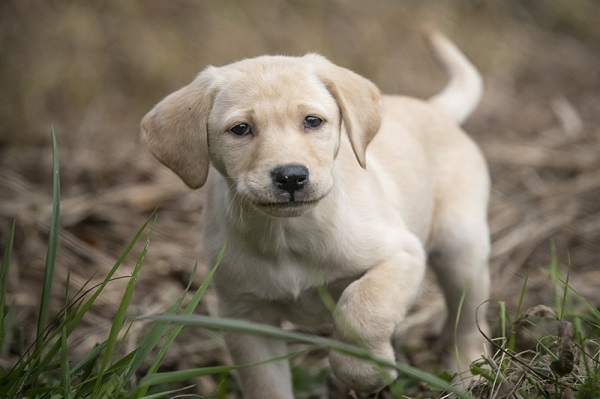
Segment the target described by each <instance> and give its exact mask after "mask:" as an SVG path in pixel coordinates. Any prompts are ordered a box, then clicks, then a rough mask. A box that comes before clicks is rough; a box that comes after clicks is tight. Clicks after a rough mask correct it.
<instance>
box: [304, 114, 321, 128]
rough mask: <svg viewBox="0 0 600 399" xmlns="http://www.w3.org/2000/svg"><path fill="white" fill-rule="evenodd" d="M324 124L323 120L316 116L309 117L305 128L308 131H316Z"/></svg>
mask: <svg viewBox="0 0 600 399" xmlns="http://www.w3.org/2000/svg"><path fill="white" fill-rule="evenodd" d="M322 124H323V119H321V118H319V117H316V116H311V115H309V116H307V117H306V118H304V127H305V128H307V129H316V128H318V127H319V126H321V125H322Z"/></svg>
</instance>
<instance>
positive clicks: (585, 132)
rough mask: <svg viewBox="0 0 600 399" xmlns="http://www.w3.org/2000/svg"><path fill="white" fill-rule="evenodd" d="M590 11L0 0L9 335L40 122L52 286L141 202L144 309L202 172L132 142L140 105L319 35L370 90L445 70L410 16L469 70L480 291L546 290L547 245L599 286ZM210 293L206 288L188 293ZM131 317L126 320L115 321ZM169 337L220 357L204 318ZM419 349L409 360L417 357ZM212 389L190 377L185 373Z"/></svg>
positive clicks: (121, 242)
mask: <svg viewBox="0 0 600 399" xmlns="http://www.w3.org/2000/svg"><path fill="white" fill-rule="evenodd" d="M599 16H600V5H599V4H598V3H597V2H596V1H595V0H576V1H567V0H555V1H550V2H544V3H543V5H542V3H535V2H512V1H504V2H483V1H458V0H456V1H446V2H437V1H433V0H431V1H406V2H397V1H394V0H385V1H378V2H366V1H359V0H356V1H331V2H323V1H317V0H309V1H294V0H288V1H276V0H263V1H259V0H251V1H241V0H231V1H229V0H228V1H218V2H217V1H214V2H209V1H191V0H183V1H177V2H174V1H169V2H165V1H158V0H152V1H142V0H140V1H129V2H122V1H117V0H107V1H101V2H71V1H49V2H43V1H34V0H31V1H18V0H15V1H11V0H9V1H3V2H2V4H0V41H1V44H2V51H1V53H0V87H2V95H1V96H0V242H1V244H0V245H5V243H6V236H7V232H8V231H9V228H10V225H11V223H12V220H13V218H15V217H16V218H17V237H16V248H15V254H14V257H13V258H14V259H13V261H14V264H13V267H12V275H11V280H10V292H11V298H10V301H12V302H14V304H15V310H16V313H15V332H14V334H15V337H18V336H19V335H24V336H25V337H26V338H25V339H26V340H27V341H28V340H30V339H31V336H32V335H33V331H35V328H33V325H34V323H35V320H36V314H37V303H38V301H39V292H40V287H41V283H40V282H41V278H42V270H43V265H44V257H45V253H46V246H45V243H46V239H47V233H48V223H49V220H50V210H51V191H52V189H51V178H52V174H51V150H50V140H49V134H48V131H49V130H50V126H51V125H53V126H54V129H55V131H56V132H57V135H58V141H59V151H60V163H61V174H62V176H61V177H62V216H61V226H62V231H61V236H60V240H61V242H60V245H61V246H60V248H59V255H58V256H59V258H58V263H57V269H56V272H57V276H56V280H55V285H56V287H55V288H56V290H55V293H56V301H57V304H59V303H60V300H61V298H62V297H63V295H64V292H65V290H64V283H65V280H66V274H67V271H68V270H70V271H71V285H72V287H75V288H73V289H72V290H75V289H77V288H78V287H80V286H81V285H82V284H83V283H84V282H85V281H86V280H87V279H89V278H91V277H92V276H94V275H96V276H102V275H103V273H104V272H105V271H106V270H107V269H108V268H110V266H112V264H113V263H114V260H115V258H116V256H118V254H119V253H120V251H121V250H122V249H123V248H124V247H125V245H126V243H128V242H129V240H130V239H131V238H132V237H133V235H134V233H135V231H137V229H138V228H139V227H140V226H141V225H142V223H143V221H144V220H145V219H146V218H147V217H148V215H149V214H150V212H151V211H152V210H153V209H154V208H155V207H158V209H159V213H158V215H159V216H158V222H157V223H156V226H155V232H154V234H153V237H152V244H151V246H150V252H149V254H148V256H147V258H146V261H145V265H144V269H143V270H142V274H141V279H140V282H139V286H138V289H137V292H136V299H135V304H136V308H135V309H136V312H137V314H151V313H158V312H160V311H162V310H164V308H165V307H166V304H167V303H170V302H172V301H173V300H174V298H175V297H176V296H177V295H178V294H179V292H181V289H182V288H183V287H184V285H185V284H186V282H187V280H188V278H189V275H190V271H191V270H192V267H193V265H194V263H195V262H196V261H199V262H200V264H201V265H202V267H200V271H199V276H197V278H196V280H197V281H200V280H201V278H202V276H203V275H204V274H205V271H206V265H204V264H203V263H202V257H201V252H200V248H201V245H200V244H201V243H200V242H199V236H200V234H199V232H200V229H201V228H202V226H200V224H199V222H198V221H199V210H200V209H201V207H202V192H201V191H199V192H191V191H189V190H188V189H186V187H185V186H184V185H183V183H181V182H180V181H179V180H178V179H177V178H176V177H175V176H174V175H173V174H172V173H171V172H169V171H167V170H166V169H165V168H163V167H161V166H160V165H159V164H158V163H157V162H156V161H154V160H153V159H152V158H151V157H150V156H149V155H148V153H147V152H146V149H145V148H144V146H143V145H142V144H141V143H140V142H139V139H138V123H139V120H140V119H141V117H142V116H143V115H144V113H145V112H146V111H147V110H148V109H149V108H150V107H151V106H152V105H153V104H154V103H155V102H157V101H158V100H159V99H161V98H162V97H163V96H165V95H166V94H168V93H170V92H171V91H173V90H175V89H177V88H179V87H180V86H182V85H184V84H186V83H187V82H188V81H190V80H191V79H192V78H193V77H194V76H195V74H196V73H197V72H199V71H200V70H201V69H202V68H204V67H205V66H206V65H208V64H213V65H222V64H226V63H229V62H231V61H234V60H237V59H240V58H244V57H249V56H254V55H260V54H266V53H269V54H275V53H283V54H292V55H301V54H304V53H306V52H319V53H322V54H324V55H325V56H327V57H328V58H330V59H331V60H332V61H334V62H336V63H337V64H340V65H343V66H346V67H348V68H350V69H353V70H355V71H356V72H358V73H360V74H362V75H364V76H366V77H368V78H370V79H371V80H373V81H374V82H375V83H376V84H377V85H378V86H379V87H381V88H382V90H383V91H385V92H390V93H404V94H409V95H416V96H420V97H427V96H428V95H431V94H433V93H434V92H436V91H437V90H439V89H440V88H441V86H442V85H443V84H444V79H445V77H444V76H443V73H442V72H441V71H439V70H438V69H437V67H436V66H435V64H434V62H433V61H432V60H431V58H430V56H429V54H428V53H427V50H426V46H425V45H424V42H423V41H422V39H421V37H420V29H421V27H422V26H423V25H424V24H431V25H434V26H437V27H439V28H440V29H441V30H443V31H444V32H445V33H446V34H448V35H449V36H450V37H452V38H453V39H454V40H455V41H456V42H457V43H458V44H459V46H460V47H461V48H462V49H463V50H464V51H465V53H467V54H468V55H469V57H470V58H471V59H472V60H473V62H474V63H475V64H476V65H477V66H478V67H479V68H480V69H481V71H482V73H483V75H484V79H485V82H486V88H487V89H486V94H485V97H484V100H483V103H482V104H481V106H480V108H479V109H478V111H476V113H475V115H474V116H473V117H471V119H470V120H469V121H468V122H467V124H466V129H467V130H468V131H469V132H470V133H471V134H472V136H473V137H474V138H475V140H476V141H477V142H478V143H479V144H480V145H481V147H482V148H483V151H484V153H485V154H486V156H487V158H488V160H489V164H490V167H491V173H492V179H493V184H494V187H493V191H492V200H491V207H490V220H491V227H492V236H493V241H494V246H493V255H492V262H491V265H492V270H493V275H494V285H493V287H494V288H493V290H494V296H495V298H494V299H495V300H503V301H506V302H507V303H508V306H509V309H513V310H514V309H515V307H516V300H517V299H518V296H519V292H520V290H521V285H522V277H523V276H524V274H525V273H526V272H529V273H531V277H530V279H529V283H528V290H527V293H526V295H525V305H536V304H547V305H550V306H552V305H553V295H554V292H553V288H552V287H551V285H550V284H549V282H548V279H547V278H546V277H545V274H544V270H546V268H547V265H548V264H549V263H550V259H551V256H552V249H551V248H553V247H554V248H555V251H556V254H557V257H558V259H560V260H561V261H562V262H563V263H565V264H567V263H569V264H570V265H571V267H572V274H571V285H572V286H573V287H574V288H575V289H576V290H577V291H578V292H580V293H581V294H582V295H584V296H585V297H587V298H588V300H590V301H591V302H592V303H593V304H594V305H596V306H599V305H600V295H599V292H598V281H600V280H599V279H600V267H599V266H600V265H599V257H598V253H599V252H600V112H599V111H600V51H599V49H600V25H599V24H598V23H597V21H598V17H599ZM0 248H1V247H0ZM132 262H133V261H132ZM131 266H132V265H131V264H126V265H125V267H124V268H123V270H122V271H121V275H127V273H128V268H131ZM124 284H125V283H124V282H122V281H116V282H114V283H113V284H112V285H111V286H110V287H109V288H110V289H109V291H107V292H106V293H105V294H104V295H103V297H101V301H100V302H99V306H97V307H96V308H95V309H94V311H93V312H92V313H90V314H89V315H88V319H87V321H86V329H82V330H81V331H79V332H78V334H77V336H76V337H74V339H73V344H74V345H77V346H79V347H81V348H86V347H87V348H89V347H90V346H91V345H94V344H95V343H96V342H97V341H98V340H99V339H100V338H98V337H105V336H106V333H107V331H108V329H109V328H110V327H109V326H110V320H109V318H110V317H111V315H112V314H113V313H114V309H115V308H116V306H117V305H116V304H118V302H119V301H120V299H121V293H122V289H123V286H124ZM425 297H426V298H427V299H428V300H427V301H426V302H424V303H423V304H422V305H421V306H420V307H419V311H418V312H416V313H415V315H414V316H413V317H412V318H411V320H409V324H411V325H413V326H414V327H415V328H418V327H419V326H421V328H423V326H426V329H429V328H430V327H429V323H428V322H429V321H430V320H433V319H435V318H436V316H437V315H438V314H439V312H440V311H441V302H440V301H438V300H436V299H435V298H436V296H435V295H434V294H432V293H430V292H429V291H428V292H427V293H426V296H425ZM213 309H214V298H213V296H212V295H209V296H208V297H206V299H205V300H204V301H203V305H202V308H201V309H199V312H205V313H206V312H207V313H211V312H212V311H213ZM490 316H491V317H495V315H494V314H491V315H490ZM143 328H144V325H143V324H142V323H136V324H134V331H133V334H131V340H135V338H136V334H139V333H142V331H143ZM413 336H414V335H413ZM132 342H133V341H132ZM419 342H421V344H420V345H423V343H422V339H417V340H416V342H415V343H414V345H417V346H418V345H419ZM172 349H173V350H172V351H171V352H170V353H169V356H168V359H167V361H166V364H167V365H168V367H171V368H173V369H180V368H184V367H199V366H203V365H209V364H218V363H222V362H224V361H225V360H224V359H225V355H224V352H223V349H222V344H221V341H220V340H219V338H218V336H215V335H213V334H210V333H206V332H200V331H197V330H194V331H191V330H188V331H187V335H185V336H182V337H180V339H179V341H178V344H177V345H175V346H174V347H173V348H172ZM425 353H426V354H427V352H425ZM422 357H423V358H421V357H420V356H415V357H414V359H411V360H412V361H413V362H414V363H416V365H420V364H422V363H423V362H425V361H429V360H430V357H428V356H422ZM2 362H3V363H4V364H7V363H8V362H10V359H2ZM213 389H214V383H213V382H212V381H211V380H203V381H200V382H199V387H198V389H197V390H198V392H199V393H203V394H207V395H208V394H209V393H210V392H211V391H212V390H213Z"/></svg>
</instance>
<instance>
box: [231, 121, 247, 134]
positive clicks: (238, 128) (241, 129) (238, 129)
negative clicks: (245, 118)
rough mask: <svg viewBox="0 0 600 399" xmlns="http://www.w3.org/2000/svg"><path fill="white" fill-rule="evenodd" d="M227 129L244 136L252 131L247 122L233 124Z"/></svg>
mask: <svg viewBox="0 0 600 399" xmlns="http://www.w3.org/2000/svg"><path fill="white" fill-rule="evenodd" d="M229 131H230V132H231V133H233V134H235V135H236V136H246V135H248V134H251V133H252V129H250V125H249V124H247V123H240V124H238V125H235V126H234V127H232V128H231V129H229Z"/></svg>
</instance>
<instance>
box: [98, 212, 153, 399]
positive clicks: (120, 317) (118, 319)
mask: <svg viewBox="0 0 600 399" xmlns="http://www.w3.org/2000/svg"><path fill="white" fill-rule="evenodd" d="M154 221H156V217H155V218H154ZM151 234H152V231H150V234H149V236H148V238H147V239H146V243H145V244H144V247H143V248H142V252H141V253H140V256H139V257H138V261H137V262H136V265H135V267H134V268H133V272H132V275H131V278H130V279H129V282H128V283H127V287H126V289H125V292H124V294H123V298H122V299H121V303H120V304H119V308H118V309H117V313H116V315H115V318H114V320H113V324H112V326H111V329H110V333H109V335H108V342H107V344H106V348H105V350H104V356H103V358H102V363H101V366H100V370H99V371H98V373H99V374H100V375H102V374H103V373H104V371H105V370H106V368H107V367H108V364H109V362H110V361H111V359H112V357H113V352H114V349H115V346H116V343H117V340H118V338H119V332H120V331H121V330H122V329H123V325H124V323H125V318H126V317H127V309H129V304H130V303H131V298H132V297H133V292H134V290H135V286H136V284H137V280H138V277H139V273H140V270H141V267H142V264H143V262H144V258H145V256H146V254H147V252H148V247H149V245H150V235H151ZM100 382H101V379H98V381H97V383H96V387H95V388H94V392H98V389H99V388H100Z"/></svg>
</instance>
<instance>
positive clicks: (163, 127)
mask: <svg viewBox="0 0 600 399" xmlns="http://www.w3.org/2000/svg"><path fill="white" fill-rule="evenodd" d="M215 77H216V68H213V67H209V68H207V69H205V70H204V71H203V72H201V73H200V74H199V75H198V76H197V77H196V79H194V81H193V82H192V83H190V84H189V85H187V86H185V87H183V88H181V89H179V90H178V91H176V92H174V93H172V94H170V95H168V96H167V97H165V98H164V99H163V100H162V101H161V102H159V103H158V104H157V105H156V106H155V107H154V108H153V109H152V110H151V111H150V112H148V113H147V114H146V116H144V118H143V119H142V123H141V130H142V138H143V139H144V141H145V142H146V145H148V148H149V149H150V152H151V153H152V154H153V155H154V156H155V157H156V158H157V159H158V160H159V161H160V162H162V163H163V164H164V165H166V166H167V167H169V168H170V169H171V170H173V171H174V172H175V173H176V174H177V175H178V176H179V177H180V178H181V180H183V182H184V183H185V184H187V185H188V186H189V187H191V188H198V187H202V186H203V185H204V183H205V182H206V178H207V176H208V167H209V156H208V140H207V122H208V116H209V114H210V110H211V107H212V100H213V98H214V95H215V92H216V89H215V86H216V84H215Z"/></svg>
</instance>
